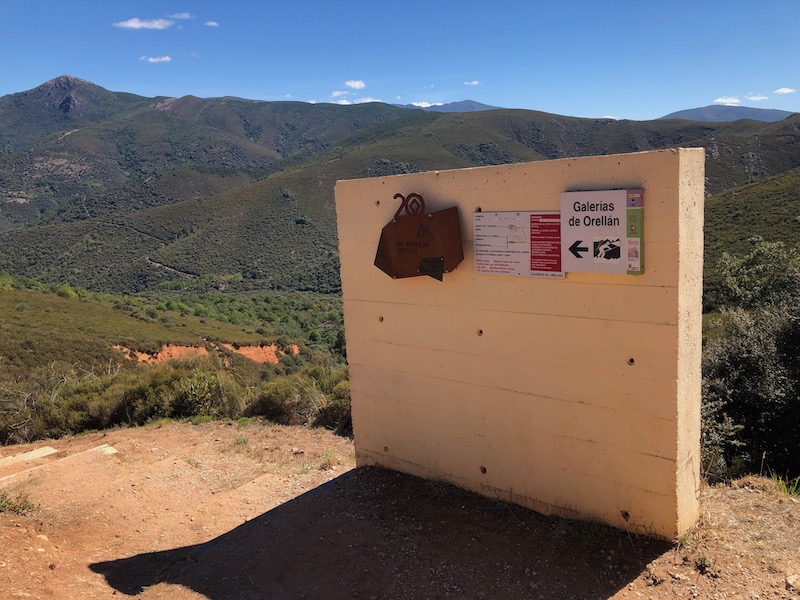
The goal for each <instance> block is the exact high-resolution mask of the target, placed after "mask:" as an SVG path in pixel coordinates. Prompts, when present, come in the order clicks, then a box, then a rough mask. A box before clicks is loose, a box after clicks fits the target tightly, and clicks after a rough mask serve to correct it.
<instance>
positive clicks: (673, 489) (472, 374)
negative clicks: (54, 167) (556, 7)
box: [336, 148, 704, 538]
mask: <svg viewBox="0 0 800 600" xmlns="http://www.w3.org/2000/svg"><path fill="white" fill-rule="evenodd" d="M640 187H641V188H644V190H645V209H644V210H645V217H644V219H645V224H644V231H645V241H644V243H645V255H646V257H647V259H646V260H647V265H646V273H645V274H644V275H641V276H632V275H605V274H596V273H568V274H567V276H566V279H534V278H527V277H513V276H500V275H483V274H480V275H479V274H475V273H474V272H473V252H472V213H473V212H474V211H475V210H476V209H477V208H479V207H480V208H481V209H482V210H483V211H531V210H546V209H553V210H558V209H559V208H560V194H561V192H563V191H575V190H592V189H620V188H640ZM703 189H704V152H703V149H701V148H691V149H672V150H663V151H657V152H644V153H638V154H629V155H618V156H602V157H589V158H575V159H563V160H554V161H545V162H534V163H525V164H516V165H505V166H497V167H481V168H475V169H463V170H454V171H439V172H430V173H419V174H410V175H400V176H394V177H383V178H375V179H363V180H355V181H340V182H338V183H337V185H336V207H337V215H338V227H339V245H340V252H341V264H342V290H343V296H344V310H345V331H346V335H347V353H348V361H349V363H350V378H351V391H352V402H353V404H352V408H353V427H354V431H355V445H356V457H357V462H358V464H359V465H360V466H363V465H380V466H384V467H388V468H392V469H396V470H399V471H404V472H407V473H411V474H414V475H418V476H422V477H426V478H433V479H441V480H447V481H450V482H453V483H455V484H457V485H459V486H462V487H464V488H467V489H470V490H474V491H477V492H479V493H482V494H486V495H490V496H495V497H499V498H502V499H504V500H508V501H511V502H515V503H518V504H521V505H524V506H528V507H530V508H533V509H535V510H537V511H540V512H543V513H547V514H558V515H562V516H567V517H578V518H588V519H592V520H597V521H601V522H605V523H609V524H611V525H614V526H617V527H620V528H623V529H628V530H632V531H635V532H642V533H647V534H651V535H655V536H660V537H665V538H675V537H677V536H679V535H681V534H682V533H683V532H685V531H686V530H687V529H689V528H690V527H692V526H693V525H694V523H695V522H696V519H697V516H698V495H699V486H700V480H699V471H700V448H699V432H700V350H701V290H702V267H703V255H702V252H703ZM411 192H417V193H420V194H422V195H423V196H424V198H425V201H426V204H427V210H428V212H431V211H435V210H440V209H443V208H447V207H449V206H453V205H457V206H458V207H459V210H460V213H461V214H460V218H461V221H462V235H463V237H464V255H465V259H464V262H463V263H461V265H460V266H459V268H458V269H457V270H456V271H455V272H453V273H449V274H445V276H444V282H439V281H436V280H434V279H431V278H429V277H414V278H409V279H398V280H393V279H391V278H390V277H388V276H387V275H386V274H385V273H383V272H382V271H380V270H379V269H378V268H376V267H375V266H374V265H373V260H374V258H375V250H376V248H377V245H378V239H379V237H380V233H381V229H382V227H383V226H384V225H385V224H386V223H388V222H389V221H390V220H391V219H392V217H393V215H394V213H395V210H396V209H397V206H398V201H396V200H393V196H394V194H396V193H402V194H408V193H411ZM631 359H633V363H634V364H631Z"/></svg>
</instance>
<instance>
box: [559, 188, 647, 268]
mask: <svg viewBox="0 0 800 600" xmlns="http://www.w3.org/2000/svg"><path fill="white" fill-rule="evenodd" d="M643 213H644V192H643V191H642V190H641V189H635V190H602V191H592V192H564V193H562V194H561V267H562V269H563V270H564V271H566V272H570V271H571V272H584V273H627V274H629V275H641V274H642V273H644V256H643V251H644V238H643V237H642V234H643V230H642V225H643V221H644V218H643V217H644V214H643Z"/></svg>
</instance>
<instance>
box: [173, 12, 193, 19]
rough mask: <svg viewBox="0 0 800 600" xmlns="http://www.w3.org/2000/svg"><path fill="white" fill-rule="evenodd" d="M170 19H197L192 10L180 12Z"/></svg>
mask: <svg viewBox="0 0 800 600" xmlns="http://www.w3.org/2000/svg"><path fill="white" fill-rule="evenodd" d="M169 18H170V19H195V18H196V17H195V16H194V15H193V14H192V13H190V12H179V13H175V14H174V15H170V16H169Z"/></svg>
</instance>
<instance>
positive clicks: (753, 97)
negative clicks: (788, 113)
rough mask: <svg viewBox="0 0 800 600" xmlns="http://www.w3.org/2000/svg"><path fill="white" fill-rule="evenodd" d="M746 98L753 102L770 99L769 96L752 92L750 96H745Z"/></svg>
mask: <svg viewBox="0 0 800 600" xmlns="http://www.w3.org/2000/svg"><path fill="white" fill-rule="evenodd" d="M745 100H750V101H752V102H761V101H762V100H769V97H767V96H762V95H761V94H750V95H749V96H745Z"/></svg>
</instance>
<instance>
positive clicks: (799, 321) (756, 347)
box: [703, 303, 800, 476]
mask: <svg viewBox="0 0 800 600" xmlns="http://www.w3.org/2000/svg"><path fill="white" fill-rule="evenodd" d="M724 328H725V335H724V336H723V337H721V338H720V339H718V340H717V341H716V342H714V343H712V344H709V346H708V347H707V348H706V349H705V352H704V355H703V377H704V386H703V387H704V397H703V418H704V423H703V451H704V462H705V467H706V469H707V470H709V471H710V472H711V473H712V474H714V475H717V476H729V475H736V474H738V473H739V472H741V471H745V470H747V471H761V470H763V468H764V467H768V468H770V469H772V470H773V471H776V472H779V473H787V474H791V475H797V474H800V427H798V424H800V307H798V305H797V303H793V304H792V305H783V306H773V307H767V308H762V309H757V310H753V311H750V312H746V311H744V310H742V309H732V310H730V311H727V312H726V313H725V314H724Z"/></svg>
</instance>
